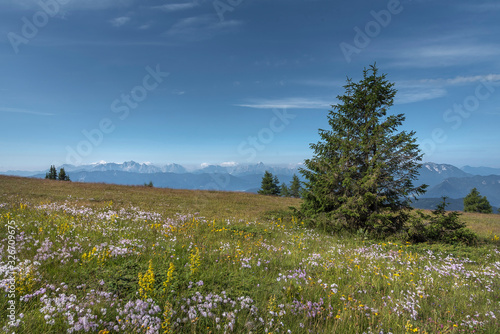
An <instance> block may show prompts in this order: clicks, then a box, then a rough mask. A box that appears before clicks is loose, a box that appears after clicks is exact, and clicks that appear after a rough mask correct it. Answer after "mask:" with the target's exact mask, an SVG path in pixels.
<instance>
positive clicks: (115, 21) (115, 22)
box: [109, 16, 130, 28]
mask: <svg viewBox="0 0 500 334" xmlns="http://www.w3.org/2000/svg"><path fill="white" fill-rule="evenodd" d="M129 21H130V17H128V16H121V17H117V18H114V19H112V20H110V21H109V22H111V25H112V26H113V27H116V28H118V27H121V26H122V25H124V24H127V23H128V22H129Z"/></svg>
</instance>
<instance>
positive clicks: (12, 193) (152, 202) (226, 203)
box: [0, 176, 300, 220]
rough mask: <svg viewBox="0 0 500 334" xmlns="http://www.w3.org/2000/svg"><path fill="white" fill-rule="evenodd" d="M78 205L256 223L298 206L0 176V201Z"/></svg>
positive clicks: (243, 196) (230, 195)
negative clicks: (127, 208) (111, 205)
mask: <svg viewBox="0 0 500 334" xmlns="http://www.w3.org/2000/svg"><path fill="white" fill-rule="evenodd" d="M65 200H68V201H70V202H78V203H79V204H81V205H91V206H104V205H107V203H109V202H110V201H113V203H115V204H118V205H120V206H127V205H133V206H138V207H140V208H141V209H142V210H151V211H156V212H158V213H162V214H166V215H167V216H173V215H174V214H176V213H180V214H188V213H191V214H192V213H196V212H199V213H200V215H202V216H204V217H207V218H213V219H215V218H220V219H225V218H237V219H245V220H255V219H257V218H259V217H261V216H262V215H264V214H265V213H266V212H269V211H279V210H286V209H288V208H289V207H290V206H294V207H297V208H298V207H299V206H300V200H299V199H295V198H281V197H270V196H262V195H256V194H248V193H238V192H221V191H195V190H178V189H165V188H151V187H144V186H121V185H113V184H103V183H80V182H62V181H53V180H40V179H32V178H22V177H12V176H0V202H2V201H3V202H22V201H24V202H29V203H31V204H40V203H47V202H63V201H65Z"/></svg>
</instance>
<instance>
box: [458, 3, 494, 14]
mask: <svg viewBox="0 0 500 334" xmlns="http://www.w3.org/2000/svg"><path fill="white" fill-rule="evenodd" d="M459 8H462V9H464V10H466V11H470V12H476V13H477V12H489V11H496V10H500V3H498V2H497V1H495V2H483V3H479V2H471V3H468V4H462V5H459Z"/></svg>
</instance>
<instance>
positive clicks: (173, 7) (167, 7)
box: [151, 2, 198, 12]
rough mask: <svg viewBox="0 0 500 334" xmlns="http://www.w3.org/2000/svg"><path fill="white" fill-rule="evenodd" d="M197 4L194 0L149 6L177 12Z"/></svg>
mask: <svg viewBox="0 0 500 334" xmlns="http://www.w3.org/2000/svg"><path fill="white" fill-rule="evenodd" d="M196 6H198V4H197V3H195V2H188V3H170V4H165V5H161V6H154V7H151V8H153V9H160V10H163V11H165V12H177V11H181V10H186V9H191V8H194V7H196Z"/></svg>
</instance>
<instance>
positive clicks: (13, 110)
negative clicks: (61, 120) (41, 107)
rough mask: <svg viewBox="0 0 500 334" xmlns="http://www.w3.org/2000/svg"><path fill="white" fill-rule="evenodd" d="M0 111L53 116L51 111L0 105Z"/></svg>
mask: <svg viewBox="0 0 500 334" xmlns="http://www.w3.org/2000/svg"><path fill="white" fill-rule="evenodd" d="M0 112H10V113H16V114H30V115H39V116H54V115H55V114H52V113H46V112H41V111H33V110H26V109H19V108H6V107H0Z"/></svg>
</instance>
